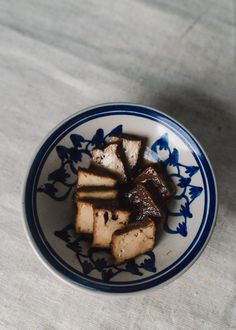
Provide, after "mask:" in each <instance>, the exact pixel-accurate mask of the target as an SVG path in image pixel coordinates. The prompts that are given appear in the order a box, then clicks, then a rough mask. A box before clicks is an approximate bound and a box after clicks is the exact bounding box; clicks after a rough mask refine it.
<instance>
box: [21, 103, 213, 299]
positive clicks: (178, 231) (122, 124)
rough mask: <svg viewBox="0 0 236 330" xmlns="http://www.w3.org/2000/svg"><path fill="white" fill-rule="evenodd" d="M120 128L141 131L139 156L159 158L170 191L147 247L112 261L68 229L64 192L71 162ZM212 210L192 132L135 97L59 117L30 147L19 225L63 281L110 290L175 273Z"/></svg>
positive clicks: (85, 157)
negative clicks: (143, 146)
mask: <svg viewBox="0 0 236 330" xmlns="http://www.w3.org/2000/svg"><path fill="white" fill-rule="evenodd" d="M121 132H124V133H128V134H135V135H140V136H143V137H147V139H148V147H147V150H146V153H145V155H146V157H147V158H149V159H154V160H162V161H164V163H165V164H166V167H167V171H168V173H169V175H170V177H171V178H172V179H173V180H174V182H175V183H176V185H177V193H176V196H175V198H174V199H173V200H172V201H171V202H170V205H169V216H168V220H167V221H166V222H165V223H163V224H160V226H159V238H158V244H157V246H156V247H155V249H154V250H153V251H152V252H149V253H146V254H145V255H143V256H140V257H138V258H136V259H135V260H133V261H129V262H127V263H126V264H123V265H121V266H117V267H114V266H112V264H111V262H110V254H109V252H108V251H105V250H104V251H101V250H99V249H95V248H91V247H90V238H89V237H88V236H78V235H77V234H76V233H75V232H74V228H73V222H74V208H73V203H72V194H73V187H74V184H75V180H76V172H77V168H78V166H83V167H86V166H88V165H89V162H90V157H91V149H93V148H94V147H95V146H96V145H100V144H101V142H102V141H103V140H104V139H105V138H106V137H108V136H109V135H112V134H119V133H121ZM216 210H217V192H216V183H215V179H214V175H213V172H212V168H211V165H210V163H209V160H208V159H207V157H206V155H205V153H204V151H203V150H202V147H201V146H200V145H199V143H198V142H197V141H196V139H195V138H194V137H193V136H192V135H191V134H190V133H189V132H188V131H187V130H186V129H185V128H184V127H183V126H182V125H180V124H179V123H178V122H176V121H175V120H174V119H172V118H170V117H168V116H166V115H165V114H163V113H161V112H159V111H157V110H154V109H151V108H149V107H145V106H140V105H135V104H105V105H99V106H94V107H92V108H90V109H87V110H85V111H82V112H79V113H77V114H75V115H73V116H72V117H70V118H68V119H66V120H65V121H64V122H62V123H61V124H60V125H59V126H57V127H56V128H55V129H54V130H53V131H52V132H51V133H50V135H49V136H48V137H47V138H46V139H45V140H44V142H43V143H42V145H41V146H40V148H39V150H38V151H37V153H36V155H35V157H34V160H33V162H32V164H31V166H30V169H29V172H28V176H27V180H26V184H25V190H24V213H25V222H26V227H27V231H28V234H29V237H30V240H31V242H32V243H33V246H34V247H35V249H36V251H37V253H38V255H39V256H40V257H41V259H42V260H43V262H44V263H45V264H46V265H47V266H48V267H49V268H50V269H51V270H52V271H53V272H54V273H55V274H57V275H59V276H60V277H61V278H63V279H65V280H66V281H68V282H70V283H73V284H75V285H79V286H82V287H84V288H89V289H93V290H99V291H103V292H110V293H125V292H126V293H128V292H135V291H139V290H145V289H148V288H151V287H156V286H160V285H162V284H164V283H166V282H168V281H170V280H173V279H174V278H176V277H178V276H179V275H180V274H181V273H182V272H183V271H185V270H186V269H187V268H188V267H189V266H190V265H191V264H193V262H194V261H195V260H196V259H197V257H198V256H199V255H200V253H201V252H202V250H203V249H204V247H205V246H206V243H207V241H208V239H209V237H210V235H211V233H212V230H213V227H214V223H215V218H216Z"/></svg>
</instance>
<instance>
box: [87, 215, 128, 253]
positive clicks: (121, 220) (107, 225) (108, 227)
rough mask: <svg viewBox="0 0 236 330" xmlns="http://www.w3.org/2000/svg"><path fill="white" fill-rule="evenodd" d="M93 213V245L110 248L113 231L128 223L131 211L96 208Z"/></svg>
mask: <svg viewBox="0 0 236 330" xmlns="http://www.w3.org/2000/svg"><path fill="white" fill-rule="evenodd" d="M93 215H94V224H93V246H96V247H101V248H109V247H110V244H111V237H112V234H113V232H114V231H116V230H117V229H121V228H123V227H124V226H126V225H127V224H128V221H129V217H130V212H128V211H126V210H120V209H117V210H109V209H95V208H94V210H93Z"/></svg>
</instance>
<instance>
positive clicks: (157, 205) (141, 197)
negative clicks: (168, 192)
mask: <svg viewBox="0 0 236 330" xmlns="http://www.w3.org/2000/svg"><path fill="white" fill-rule="evenodd" d="M127 197H128V199H129V201H130V203H131V205H133V206H134V208H135V209H136V211H137V212H135V213H136V214H137V220H140V219H143V218H144V217H145V216H149V217H151V218H152V217H153V218H157V219H164V218H165V217H166V215H167V210H166V207H165V205H164V204H163V202H162V201H161V200H159V199H157V198H156V196H154V193H153V192H152V191H151V189H150V187H149V186H148V185H144V184H142V183H138V184H136V185H135V186H134V188H133V189H132V190H131V191H130V192H129V193H128V194H127Z"/></svg>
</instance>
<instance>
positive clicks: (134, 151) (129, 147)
mask: <svg viewBox="0 0 236 330" xmlns="http://www.w3.org/2000/svg"><path fill="white" fill-rule="evenodd" d="M109 142H121V143H122V146H123V149H124V152H125V156H126V158H127V161H128V165H129V168H130V169H131V170H132V169H133V168H134V167H135V166H136V165H137V163H138V160H139V155H140V151H141V147H142V141H141V140H139V139H135V138H133V137H131V136H129V135H121V136H111V137H110V139H109Z"/></svg>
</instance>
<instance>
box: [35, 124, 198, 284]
mask: <svg viewBox="0 0 236 330" xmlns="http://www.w3.org/2000/svg"><path fill="white" fill-rule="evenodd" d="M122 128H123V127H122V125H118V126H117V127H115V128H114V129H112V130H111V131H110V132H109V133H108V134H105V133H104V130H103V129H102V128H99V129H97V131H96V132H95V134H94V136H93V137H92V138H91V139H85V138H84V137H83V136H81V135H79V134H71V135H70V140H71V144H72V145H71V147H65V146H63V145H58V146H57V147H56V152H57V155H58V158H59V159H60V166H59V168H57V169H56V170H54V171H53V172H52V173H50V174H49V175H48V182H46V183H45V184H43V185H41V186H40V187H38V189H37V191H38V192H40V193H42V192H43V193H45V194H47V195H48V196H50V198H52V199H54V200H55V201H59V202H60V201H63V200H65V199H66V198H67V197H68V196H69V195H70V193H71V191H72V189H73V187H74V186H75V183H76V174H77V169H78V166H79V164H80V163H81V162H82V160H83V157H84V156H85V155H86V156H87V157H89V158H91V150H92V149H93V148H94V147H97V146H101V145H103V144H104V143H105V140H106V138H107V137H109V136H112V135H118V134H121V133H122ZM150 150H151V154H152V155H153V159H155V160H157V159H161V160H162V161H163V163H164V165H165V166H166V167H167V169H168V167H172V170H171V174H170V177H171V178H173V179H175V181H176V180H177V182H178V183H177V186H178V193H177V194H176V196H175V197H174V199H175V200H176V201H181V202H179V204H180V206H179V209H178V211H175V212H173V211H171V210H170V211H169V216H170V217H174V218H177V219H180V220H179V221H178V223H177V225H176V226H175V228H171V226H170V224H169V223H168V219H169V217H168V218H167V220H166V222H165V224H164V230H165V231H166V232H167V233H169V234H179V235H181V236H182V237H186V236H187V234H188V229H187V221H188V220H189V219H191V218H192V217H193V215H192V213H191V204H192V203H193V201H194V200H195V199H196V198H197V197H198V196H199V195H200V194H201V193H202V191H203V188H202V187H198V186H194V185H192V183H191V182H192V177H193V176H194V175H195V174H196V173H197V172H198V171H199V167H198V166H193V165H185V164H182V163H180V162H179V151H178V150H177V149H176V148H173V149H171V148H170V146H169V139H168V134H164V135H163V136H161V137H160V138H159V139H157V140H156V141H155V142H154V143H153V144H152V146H151V149H150ZM161 151H165V152H166V155H167V156H166V157H165V159H163V157H161V156H160V152H161ZM173 169H174V170H173ZM183 173H184V174H183ZM58 183H60V184H61V185H63V187H64V188H65V189H64V190H63V193H62V192H61V190H62V189H58V187H57V184H58ZM179 191H180V193H179ZM73 227H74V226H73V225H72V224H69V225H67V226H66V227H65V228H63V229H62V230H59V231H56V232H55V235H56V236H57V237H58V238H60V239H62V240H63V241H64V242H66V246H67V247H68V248H69V249H71V250H72V251H73V252H74V253H75V254H76V257H77V259H78V262H79V263H80V265H81V268H82V271H83V273H84V274H86V275H88V274H90V273H92V272H93V271H98V272H99V273H100V275H101V279H102V280H103V281H105V282H108V281H110V280H111V279H112V278H113V277H114V276H116V275H117V274H119V273H121V272H128V273H131V274H135V275H138V276H142V275H143V272H142V270H143V271H148V272H152V273H154V272H156V266H155V264H156V260H155V254H154V253H153V252H148V253H146V254H145V255H144V256H145V258H144V259H142V260H141V261H140V258H136V259H135V260H130V261H128V262H126V263H125V264H123V265H122V266H112V263H111V259H110V258H111V257H110V253H109V252H108V251H107V250H103V251H101V249H96V248H93V247H91V244H90V243H91V242H90V240H91V238H90V237H89V236H86V235H79V236H75V233H74V228H73Z"/></svg>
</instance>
